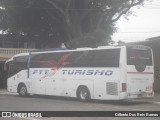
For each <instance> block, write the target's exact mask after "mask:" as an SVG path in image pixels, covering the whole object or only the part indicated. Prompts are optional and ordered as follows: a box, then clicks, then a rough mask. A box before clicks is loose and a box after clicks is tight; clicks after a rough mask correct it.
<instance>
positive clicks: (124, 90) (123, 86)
mask: <svg viewBox="0 0 160 120" xmlns="http://www.w3.org/2000/svg"><path fill="white" fill-rule="evenodd" d="M126 90H127V86H126V83H122V92H126Z"/></svg>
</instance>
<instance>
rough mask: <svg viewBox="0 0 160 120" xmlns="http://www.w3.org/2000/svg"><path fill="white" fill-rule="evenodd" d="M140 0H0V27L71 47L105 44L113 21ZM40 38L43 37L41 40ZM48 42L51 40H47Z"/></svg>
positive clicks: (11, 32) (7, 30)
mask: <svg viewBox="0 0 160 120" xmlns="http://www.w3.org/2000/svg"><path fill="white" fill-rule="evenodd" d="M142 3H143V0H118V1H117V0H0V5H1V6H2V7H4V8H5V9H3V10H2V9H0V29H1V30H3V31H5V32H6V33H8V34H20V35H22V34H23V35H26V36H27V37H30V38H32V36H35V35H36V36H39V39H40V42H47V41H46V40H47V39H50V40H52V41H54V42H56V43H57V42H58V43H61V42H64V43H65V44H66V45H68V46H69V47H72V48H76V47H96V46H98V45H107V44H109V43H110V42H112V41H111V35H112V34H113V33H114V32H115V31H116V27H115V23H116V21H117V20H118V19H119V18H120V17H121V16H122V15H124V14H127V13H129V11H130V8H131V7H133V6H136V5H140V4H142ZM41 38H43V39H41ZM48 44H50V43H48Z"/></svg>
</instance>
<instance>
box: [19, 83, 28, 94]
mask: <svg viewBox="0 0 160 120" xmlns="http://www.w3.org/2000/svg"><path fill="white" fill-rule="evenodd" d="M18 94H19V96H21V97H26V96H27V95H28V93H27V88H26V86H25V85H24V84H22V85H20V86H19V87H18Z"/></svg>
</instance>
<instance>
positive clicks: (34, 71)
mask: <svg viewBox="0 0 160 120" xmlns="http://www.w3.org/2000/svg"><path fill="white" fill-rule="evenodd" d="M6 64H7V66H8V80H7V89H8V91H9V92H17V93H19V95H20V96H27V95H34V94H39V95H54V96H65V97H77V98H78V99H80V100H81V101H87V100H89V99H99V100H123V99H132V98H152V97H153V96H154V91H153V83H154V63H153V53H152V50H151V48H150V47H147V46H141V45H128V46H119V47H107V46H101V47H98V48H78V49H75V50H66V49H65V50H64V49H63V50H46V51H32V52H29V53H21V54H17V55H15V56H13V57H12V58H11V59H9V60H7V61H6Z"/></svg>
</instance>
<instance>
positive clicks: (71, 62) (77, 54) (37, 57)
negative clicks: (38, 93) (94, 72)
mask: <svg viewBox="0 0 160 120" xmlns="http://www.w3.org/2000/svg"><path fill="white" fill-rule="evenodd" d="M119 56H120V49H112V50H111V49H109V50H87V51H74V52H72V51H71V52H53V53H40V54H33V55H32V56H31V60H30V67H31V68H38V67H42V68H54V67H55V68H60V67H118V66H119Z"/></svg>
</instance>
